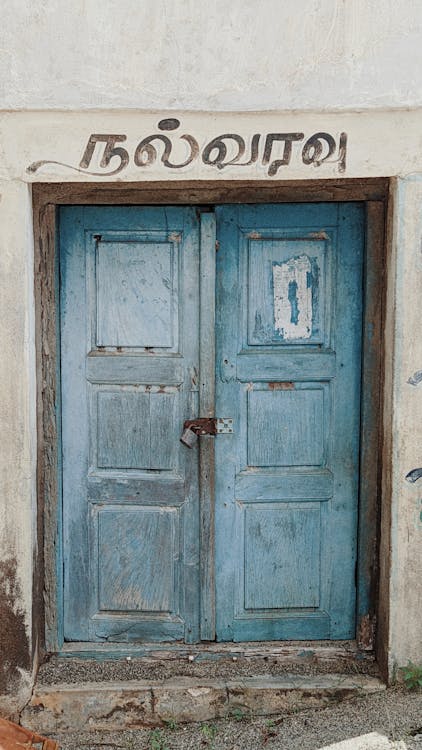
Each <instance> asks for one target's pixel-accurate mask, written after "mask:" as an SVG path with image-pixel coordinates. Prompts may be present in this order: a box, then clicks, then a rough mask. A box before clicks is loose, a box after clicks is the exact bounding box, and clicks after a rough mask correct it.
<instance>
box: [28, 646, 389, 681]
mask: <svg viewBox="0 0 422 750" xmlns="http://www.w3.org/2000/svg"><path fill="white" fill-rule="evenodd" d="M310 653H312V652H310ZM333 672H335V673H337V672H338V673H342V674H368V675H374V676H378V675H379V672H378V668H377V665H376V664H375V662H374V661H371V660H369V659H362V660H359V659H355V660H353V661H347V660H340V659H338V660H337V661H336V662H334V661H333V660H332V661H327V662H326V663H323V662H321V660H319V659H318V660H317V659H313V658H312V656H310V657H309V658H306V657H305V658H302V662H301V663H300V662H299V661H298V660H297V659H296V660H293V659H292V660H287V659H285V658H277V657H273V656H270V657H264V658H262V657H261V658H248V659H236V660H228V659H225V660H221V661H193V662H189V661H188V659H187V658H186V659H184V660H182V659H178V660H177V661H170V660H155V661H154V662H150V663H145V660H142V659H133V660H130V661H126V660H125V659H119V660H114V661H113V660H110V661H94V660H89V661H88V660H87V661H84V660H79V661H78V660H76V659H74V660H70V659H69V660H66V659H51V660H50V661H49V662H47V663H46V664H43V665H42V666H41V668H40V671H39V673H38V677H37V682H38V684H40V685H56V684H59V683H66V684H67V685H70V684H75V683H81V682H109V681H113V680H117V681H119V682H127V681H130V680H167V679H169V678H171V677H200V678H202V677H206V678H207V679H213V678H217V679H237V678H239V677H248V676H250V677H255V676H263V675H275V676H276V677H277V676H280V675H282V674H285V673H289V674H305V675H307V676H308V677H309V676H312V675H315V676H317V675H320V674H332V673H333Z"/></svg>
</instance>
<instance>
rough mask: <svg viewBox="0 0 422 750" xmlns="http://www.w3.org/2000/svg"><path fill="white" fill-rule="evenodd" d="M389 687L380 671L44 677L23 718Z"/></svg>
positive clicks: (53, 723) (198, 712)
mask: <svg viewBox="0 0 422 750" xmlns="http://www.w3.org/2000/svg"><path fill="white" fill-rule="evenodd" d="M384 689H385V685H384V684H383V682H381V680H379V679H378V678H376V677H372V676H369V675H358V674H357V675H354V676H353V675H350V674H324V675H319V676H305V675H297V674H284V675H282V676H273V675H256V676H254V677H250V676H249V677H244V678H241V679H239V678H238V679H228V680H223V679H205V678H204V679H199V678H198V677H173V678H171V679H164V680H156V681H150V680H133V681H128V682H97V683H95V682H85V683H73V684H55V685H41V684H38V685H36V686H35V689H34V693H33V696H32V699H31V701H30V702H29V704H28V705H27V706H26V708H25V709H24V710H23V712H22V714H21V723H22V725H23V726H25V727H28V728H29V729H32V730H33V731H35V732H39V733H41V734H52V733H55V732H67V731H69V732H70V731H75V730H80V729H82V728H83V729H85V730H93V731H95V730H112V731H116V730H122V729H137V728H141V727H146V726H147V727H148V726H159V725H162V724H164V723H165V722H173V721H174V722H178V723H182V722H191V721H209V720H212V719H221V718H225V717H230V716H235V717H236V718H242V717H245V718H246V717H247V716H267V715H271V714H283V713H284V714H289V713H292V712H297V711H299V710H302V709H306V708H319V707H321V708H322V707H324V706H326V705H328V704H330V703H334V702H338V701H342V700H345V699H347V698H351V697H354V696H358V695H362V694H365V693H373V692H378V691H382V690H384Z"/></svg>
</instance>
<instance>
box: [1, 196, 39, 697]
mask: <svg viewBox="0 0 422 750" xmlns="http://www.w3.org/2000/svg"><path fill="white" fill-rule="evenodd" d="M0 227H1V231H0V279H1V287H0V350H1V356H0V389H1V398H0V435H1V441H0V696H1V695H2V694H3V695H4V694H5V693H6V692H10V693H11V694H12V695H11V697H10V700H9V699H5V700H4V705H5V708H6V709H7V710H8V711H9V710H10V711H13V709H14V707H15V705H16V704H17V705H19V704H20V703H21V702H22V701H23V700H25V698H26V699H27V698H28V695H29V694H30V693H29V691H30V688H31V672H32V650H33V643H32V574H33V564H32V561H33V554H34V551H35V547H36V543H37V542H36V537H35V522H36V497H35V478H36V461H35V448H36V423H35V360H34V351H35V350H34V318H33V242H32V211H31V201H30V189H29V187H28V186H27V185H25V184H24V183H20V182H8V183H5V182H0Z"/></svg>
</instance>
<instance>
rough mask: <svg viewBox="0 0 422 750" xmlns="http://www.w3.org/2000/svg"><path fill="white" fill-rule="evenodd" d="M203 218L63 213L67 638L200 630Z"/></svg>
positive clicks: (166, 212) (187, 213)
mask: <svg viewBox="0 0 422 750" xmlns="http://www.w3.org/2000/svg"><path fill="white" fill-rule="evenodd" d="M198 231H199V230H198V219H197V215H196V212H195V210H194V209H189V208H143V209H140V208H118V207H112V208H108V207H98V208H95V207H86V208H83V207H67V208H63V209H62V210H61V212H60V254H61V258H60V269H61V299H60V313H61V315H60V317H61V375H62V415H63V416H62V454H63V556H64V560H63V568H64V637H65V639H66V640H68V641H97V642H102V643H109V642H112V641H119V642H130V641H139V640H146V641H151V640H158V641H160V640H161V641H163V640H165V641H172V640H176V639H177V640H180V639H185V640H186V641H188V642H192V641H197V640H198V637H199V616H198V599H199V579H198V560H199V550H198V487H197V481H198V480H197V473H198V472H197V454H196V451H188V450H186V449H184V448H183V446H182V445H181V444H180V442H179V436H180V429H181V424H183V420H184V419H189V418H194V417H196V416H197V401H198V398H197V397H198V345H199V339H198V309H199V308H198V295H199V292H198V289H199V281H198V273H199V268H198V244H199V233H198Z"/></svg>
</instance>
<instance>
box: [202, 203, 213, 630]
mask: <svg viewBox="0 0 422 750" xmlns="http://www.w3.org/2000/svg"><path fill="white" fill-rule="evenodd" d="M200 221H201V226H200V320H199V372H200V374H199V378H200V380H199V416H200V417H214V416H215V252H216V223H215V215H214V213H202V214H201V219H200ZM214 439H215V438H214V437H212V436H205V435H204V436H203V437H201V440H200V445H199V496H200V497H199V502H200V578H201V581H200V585H201V640H204V641H211V640H214V637H215V576H214V471H215V449H214V445H215V444H214Z"/></svg>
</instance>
